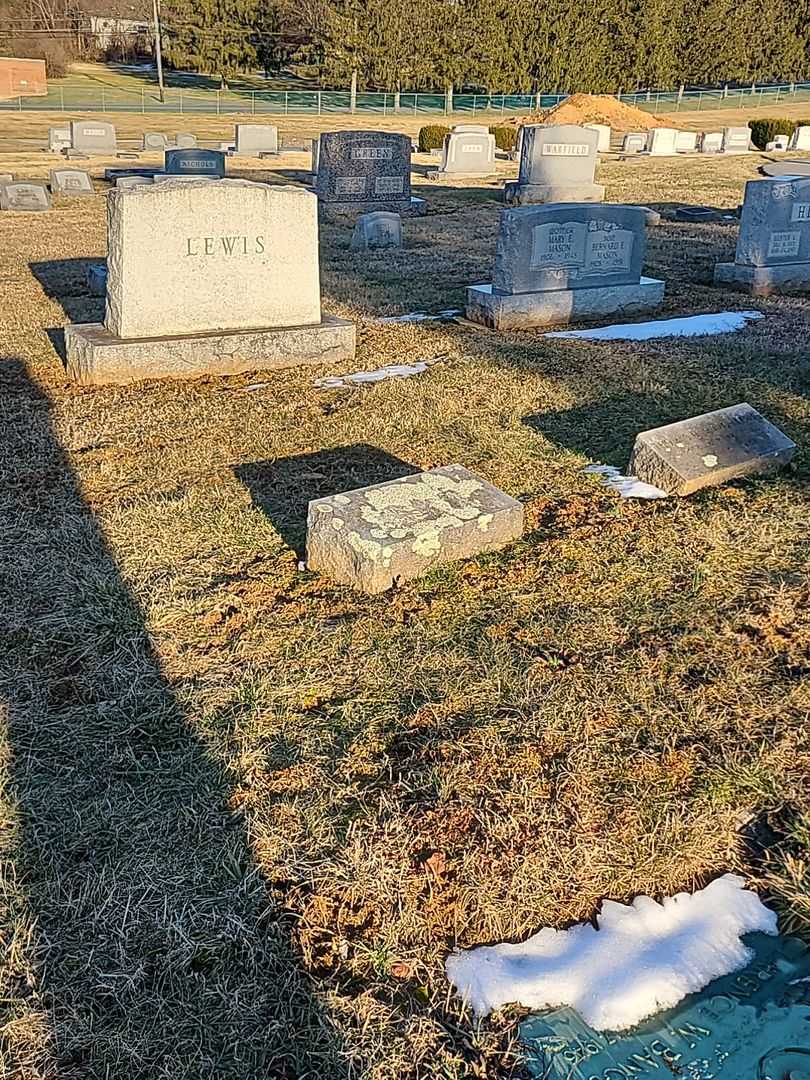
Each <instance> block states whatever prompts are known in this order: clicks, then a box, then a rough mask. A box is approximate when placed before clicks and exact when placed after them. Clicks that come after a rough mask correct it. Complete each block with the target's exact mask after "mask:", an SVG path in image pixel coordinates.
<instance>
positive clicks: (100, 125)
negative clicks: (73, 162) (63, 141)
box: [70, 120, 117, 154]
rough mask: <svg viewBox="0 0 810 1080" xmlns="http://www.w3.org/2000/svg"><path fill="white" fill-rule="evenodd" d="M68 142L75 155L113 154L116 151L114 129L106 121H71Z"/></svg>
mask: <svg viewBox="0 0 810 1080" xmlns="http://www.w3.org/2000/svg"><path fill="white" fill-rule="evenodd" d="M70 142H71V148H72V149H73V150H74V151H75V152H76V153H77V154H114V153H116V151H117V145H116V137H115V128H114V127H113V125H112V124H109V123H107V121H106V120H73V121H72V122H71V125H70Z"/></svg>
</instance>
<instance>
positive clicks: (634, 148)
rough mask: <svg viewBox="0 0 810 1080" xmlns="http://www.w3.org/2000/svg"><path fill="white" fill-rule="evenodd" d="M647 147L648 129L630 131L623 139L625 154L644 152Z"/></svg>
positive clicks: (623, 151)
mask: <svg viewBox="0 0 810 1080" xmlns="http://www.w3.org/2000/svg"><path fill="white" fill-rule="evenodd" d="M646 149H647V133H646V131H628V133H627V134H626V135H625V137H624V138H623V139H622V153H623V154H643V153H644V151H645V150H646Z"/></svg>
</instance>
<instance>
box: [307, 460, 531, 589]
mask: <svg viewBox="0 0 810 1080" xmlns="http://www.w3.org/2000/svg"><path fill="white" fill-rule="evenodd" d="M522 532H523V506H522V505H521V503H519V502H518V501H517V500H516V499H513V498H511V497H510V496H509V495H506V494H504V492H502V491H499V490H498V489H497V488H496V487H493V486H492V484H489V483H487V481H486V480H482V479H480V477H478V476H475V474H474V473H471V472H470V471H469V470H468V469H465V468H464V467H463V466H461V465H447V466H444V467H443V468H440V469H431V470H429V471H428V472H423V473H417V474H416V475H415V476H404V477H401V478H400V479H398V480H391V481H389V482H388V483H387V484H374V485H373V486H371V487H366V488H360V489H358V490H355V491H347V492H344V493H343V494H340V495H332V496H330V497H328V498H325V499H315V500H314V501H313V502H311V503H310V504H309V510H308V513H307V567H308V568H309V569H310V570H317V571H320V572H322V573H323V574H325V575H327V576H328V577H330V578H331V579H332V580H333V581H337V582H339V583H340V584H343V585H352V586H353V587H354V588H356V589H360V590H361V591H362V592H367V593H379V592H384V591H385V590H386V589H390V588H391V587H392V586H393V585H395V584H396V583H397V582H398V581H399V582H402V581H409V580H410V579H412V578H415V577H420V576H421V575H422V574H424V573H426V572H427V571H428V570H430V569H432V568H433V567H435V566H438V565H439V564H441V563H446V562H451V561H454V560H456V559H465V558H469V557H470V556H472V555H478V554H480V553H482V552H485V551H494V550H496V549H498V548H501V547H503V546H504V545H505V544H508V543H510V542H511V541H513V540H516V539H518V537H519V536H520V535H521V533H522Z"/></svg>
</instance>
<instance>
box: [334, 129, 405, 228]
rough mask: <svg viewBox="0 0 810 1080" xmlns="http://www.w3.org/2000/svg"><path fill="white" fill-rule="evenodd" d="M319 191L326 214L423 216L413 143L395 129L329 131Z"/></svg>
mask: <svg viewBox="0 0 810 1080" xmlns="http://www.w3.org/2000/svg"><path fill="white" fill-rule="evenodd" d="M316 160H317V170H318V171H317V174H316V180H315V190H316V192H317V195H318V204H319V209H320V213H321V214H322V216H325V217H330V216H332V215H335V214H352V215H356V214H363V213H367V212H368V211H370V210H390V211H393V212H395V213H398V214H403V215H404V214H423V213H424V212H425V209H426V207H425V201H424V199H415V198H412V196H411V140H410V139H409V137H408V136H407V135H399V134H397V133H395V132H390V131H326V132H324V133H323V134H322V135H321V137H320V142H319V146H318V152H317V159H316Z"/></svg>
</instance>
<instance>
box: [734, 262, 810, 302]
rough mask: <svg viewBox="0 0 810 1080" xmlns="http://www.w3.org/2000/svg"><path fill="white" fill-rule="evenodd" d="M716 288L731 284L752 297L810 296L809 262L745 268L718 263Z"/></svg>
mask: <svg viewBox="0 0 810 1080" xmlns="http://www.w3.org/2000/svg"><path fill="white" fill-rule="evenodd" d="M714 283H715V285H728V286H729V287H730V288H732V289H738V290H739V291H740V292H745V293H748V295H749V296H774V295H777V294H781V295H785V296H789V295H792V294H795V295H797V296H798V295H801V294H803V293H810V263H790V264H788V265H787V266H742V265H740V264H739V263H715V266H714Z"/></svg>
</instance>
